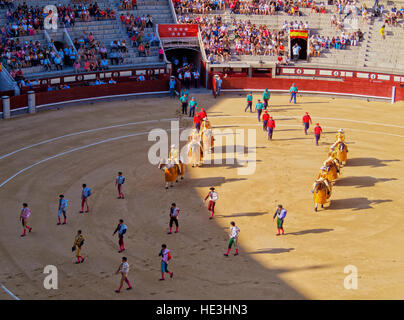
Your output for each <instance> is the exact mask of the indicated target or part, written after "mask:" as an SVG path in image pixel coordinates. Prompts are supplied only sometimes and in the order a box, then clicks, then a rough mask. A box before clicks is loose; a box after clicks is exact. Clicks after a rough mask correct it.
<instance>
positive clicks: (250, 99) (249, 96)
mask: <svg viewBox="0 0 404 320" xmlns="http://www.w3.org/2000/svg"><path fill="white" fill-rule="evenodd" d="M252 101H253V95H252V91H250V93H249V94H248V95H247V107H245V109H244V112H247V109H248V108H250V112H252Z"/></svg>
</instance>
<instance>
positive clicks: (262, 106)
mask: <svg viewBox="0 0 404 320" xmlns="http://www.w3.org/2000/svg"><path fill="white" fill-rule="evenodd" d="M263 108H264V104H263V103H262V102H261V100H260V99H258V102H257V104H256V105H255V110H256V111H257V112H258V122H261V112H262V109H263Z"/></svg>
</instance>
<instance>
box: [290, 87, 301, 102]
mask: <svg viewBox="0 0 404 320" xmlns="http://www.w3.org/2000/svg"><path fill="white" fill-rule="evenodd" d="M298 91H299V90H298V89H297V86H296V85H295V84H294V83H293V84H292V86H291V87H290V90H289V92H290V101H289V103H291V102H292V100H294V103H295V104H296V95H297V93H298Z"/></svg>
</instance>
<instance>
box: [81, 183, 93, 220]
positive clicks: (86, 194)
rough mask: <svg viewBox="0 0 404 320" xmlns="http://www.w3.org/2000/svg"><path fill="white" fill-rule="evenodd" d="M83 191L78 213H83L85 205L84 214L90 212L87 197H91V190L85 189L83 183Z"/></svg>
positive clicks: (85, 186)
mask: <svg viewBox="0 0 404 320" xmlns="http://www.w3.org/2000/svg"><path fill="white" fill-rule="evenodd" d="M82 187H83V190H82V191H81V210H80V213H83V212H84V205H86V207H87V210H86V212H89V211H90V208H89V206H88V197H89V196H91V189H90V188H89V187H87V185H86V184H85V183H84V184H83V185H82Z"/></svg>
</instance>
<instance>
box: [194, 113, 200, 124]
mask: <svg viewBox="0 0 404 320" xmlns="http://www.w3.org/2000/svg"><path fill="white" fill-rule="evenodd" d="M194 123H201V119H200V118H199V116H197V115H196V116H195V117H194Z"/></svg>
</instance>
